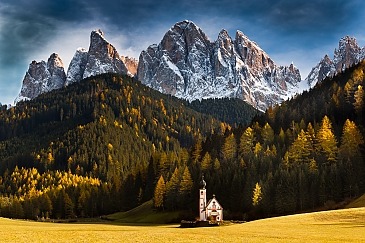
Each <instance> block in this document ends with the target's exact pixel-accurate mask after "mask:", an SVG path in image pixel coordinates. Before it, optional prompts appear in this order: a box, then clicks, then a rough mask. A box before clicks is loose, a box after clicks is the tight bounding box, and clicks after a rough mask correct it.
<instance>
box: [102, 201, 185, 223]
mask: <svg viewBox="0 0 365 243" xmlns="http://www.w3.org/2000/svg"><path fill="white" fill-rule="evenodd" d="M179 215H180V212H163V211H162V212H158V211H156V210H154V209H153V202H152V200H150V201H147V202H145V203H143V204H142V205H140V206H138V207H136V208H133V209H131V210H129V211H127V212H118V213H114V214H111V215H108V216H107V218H108V219H111V220H114V221H115V222H118V223H134V224H168V223H171V222H176V221H177V219H178V218H179Z"/></svg>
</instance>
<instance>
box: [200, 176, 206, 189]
mask: <svg viewBox="0 0 365 243" xmlns="http://www.w3.org/2000/svg"><path fill="white" fill-rule="evenodd" d="M206 186H207V183H206V182H205V180H204V175H202V180H201V181H200V189H205V187H206Z"/></svg>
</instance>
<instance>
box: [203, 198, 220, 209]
mask: <svg viewBox="0 0 365 243" xmlns="http://www.w3.org/2000/svg"><path fill="white" fill-rule="evenodd" d="M213 200H214V201H215V202H216V203H217V206H219V207H220V209H223V207H222V205H221V204H220V203H219V202H218V200H217V199H216V198H215V195H213V198H211V199H210V200H209V201H208V203H207V205H206V206H205V209H206V208H207V207H208V206H209V205H210V204H211V203H212V202H213Z"/></svg>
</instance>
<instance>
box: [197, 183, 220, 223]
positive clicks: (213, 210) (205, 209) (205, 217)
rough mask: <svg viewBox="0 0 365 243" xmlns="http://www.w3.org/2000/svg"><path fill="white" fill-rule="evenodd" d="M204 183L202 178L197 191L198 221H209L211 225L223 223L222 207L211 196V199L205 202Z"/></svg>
mask: <svg viewBox="0 0 365 243" xmlns="http://www.w3.org/2000/svg"><path fill="white" fill-rule="evenodd" d="M206 185H207V184H206V182H205V181H204V176H203V178H202V181H201V183H200V190H199V220H200V221H210V222H212V223H220V222H223V207H222V206H221V205H220V203H219V202H218V200H217V199H216V198H215V195H214V194H213V198H212V199H210V200H209V201H208V202H207V191H206V189H205V187H206Z"/></svg>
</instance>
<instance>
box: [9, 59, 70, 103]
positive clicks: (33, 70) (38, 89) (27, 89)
mask: <svg viewBox="0 0 365 243" xmlns="http://www.w3.org/2000/svg"><path fill="white" fill-rule="evenodd" d="M65 81H66V74H65V71H64V67H63V63H62V60H61V58H60V57H59V55H58V54H56V53H53V54H52V55H51V56H50V57H49V58H48V61H47V63H46V62H45V61H41V62H36V61H32V63H31V64H30V65H29V69H28V71H27V72H26V74H25V77H24V79H23V85H22V88H21V91H20V94H19V95H18V97H17V98H16V99H15V101H14V103H18V102H19V101H21V100H30V99H34V98H35V97H37V96H38V95H40V94H42V93H45V92H49V91H51V90H54V89H59V88H61V87H63V86H64V83H65Z"/></svg>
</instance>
